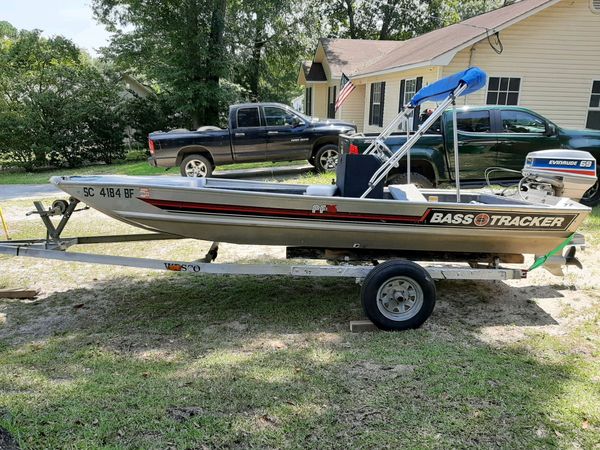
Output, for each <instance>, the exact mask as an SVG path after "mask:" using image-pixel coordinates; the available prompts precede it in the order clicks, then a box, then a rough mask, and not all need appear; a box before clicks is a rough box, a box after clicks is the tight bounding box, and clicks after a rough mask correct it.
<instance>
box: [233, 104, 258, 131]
mask: <svg viewBox="0 0 600 450" xmlns="http://www.w3.org/2000/svg"><path fill="white" fill-rule="evenodd" d="M237 126H238V128H249V127H260V119H259V117H258V108H240V109H238V112H237Z"/></svg>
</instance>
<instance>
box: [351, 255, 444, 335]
mask: <svg viewBox="0 0 600 450" xmlns="http://www.w3.org/2000/svg"><path fill="white" fill-rule="evenodd" d="M435 295H436V293H435V283H434V281H433V279H432V278H431V276H430V275H429V273H428V272H427V271H426V270H425V269H424V268H423V267H421V266H419V265H418V264H415V263H414V262H412V261H401V260H394V261H386V262H384V263H382V264H379V265H378V266H376V267H375V268H374V269H373V270H371V272H369V274H368V275H367V276H366V278H365V280H364V282H363V286H362V291H361V300H362V305H363V309H364V311H365V314H366V315H367V317H368V318H369V319H370V320H371V321H372V322H373V323H374V324H375V325H376V326H377V327H378V328H380V329H382V330H388V331H400V330H408V329H412V328H418V327H420V326H421V325H422V324H423V323H424V322H425V321H426V320H427V318H428V317H429V316H430V315H431V313H432V312H433V308H434V306H435Z"/></svg>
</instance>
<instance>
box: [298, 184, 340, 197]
mask: <svg viewBox="0 0 600 450" xmlns="http://www.w3.org/2000/svg"><path fill="white" fill-rule="evenodd" d="M337 190H338V187H337V186H336V185H335V184H311V185H310V186H308V187H307V188H306V191H305V192H304V195H312V196H314V197H334V196H335V194H336V193H337Z"/></svg>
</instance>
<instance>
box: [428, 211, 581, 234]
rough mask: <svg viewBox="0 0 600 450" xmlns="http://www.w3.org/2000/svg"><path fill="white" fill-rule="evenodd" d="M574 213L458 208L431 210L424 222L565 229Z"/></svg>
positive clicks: (478, 226) (531, 228) (532, 228)
mask: <svg viewBox="0 0 600 450" xmlns="http://www.w3.org/2000/svg"><path fill="white" fill-rule="evenodd" d="M576 216H577V215H576V214H526V213H485V212H472V211H460V210H435V209H434V210H431V211H430V213H429V215H428V216H427V219H426V221H425V223H426V224H427V225H441V226H451V227H452V226H453V227H469V228H492V229H507V228H508V229H513V228H514V229H523V230H565V229H567V228H568V226H569V225H570V224H571V222H572V221H573V219H574V218H575V217H576Z"/></svg>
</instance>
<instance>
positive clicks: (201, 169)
mask: <svg viewBox="0 0 600 450" xmlns="http://www.w3.org/2000/svg"><path fill="white" fill-rule="evenodd" d="M184 170H185V175H186V176H188V177H205V176H206V174H207V173H208V167H206V164H205V163H204V161H200V160H199V159H192V160H191V161H188V162H187V164H186V165H185V168H184Z"/></svg>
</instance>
